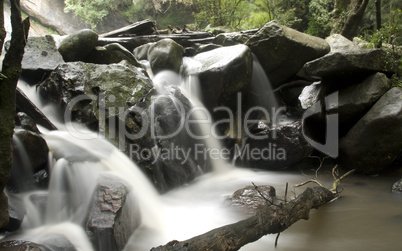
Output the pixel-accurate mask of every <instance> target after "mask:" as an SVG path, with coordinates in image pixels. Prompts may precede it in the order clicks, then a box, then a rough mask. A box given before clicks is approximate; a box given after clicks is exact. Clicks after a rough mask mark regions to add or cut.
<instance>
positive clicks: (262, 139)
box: [235, 121, 313, 170]
mask: <svg viewBox="0 0 402 251" xmlns="http://www.w3.org/2000/svg"><path fill="white" fill-rule="evenodd" d="M248 130H249V131H248V132H246V133H245V135H246V136H245V138H244V139H243V140H244V142H243V143H242V146H241V147H238V149H237V150H236V151H237V153H235V156H238V157H237V158H236V162H235V163H236V165H239V166H248V167H257V168H262V169H266V170H275V169H284V168H290V167H292V166H294V165H295V164H297V163H298V162H300V161H301V160H303V159H305V158H306V157H307V156H309V155H310V154H311V152H312V150H313V148H312V146H310V144H309V143H308V142H307V141H306V139H305V138H304V134H303V125H302V122H301V121H295V122H292V123H290V122H289V123H284V124H277V125H276V126H272V125H269V124H265V123H264V122H263V121H260V122H259V123H258V124H257V125H254V127H252V128H249V129H248ZM239 150H240V151H239Z"/></svg>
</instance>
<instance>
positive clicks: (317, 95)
mask: <svg viewBox="0 0 402 251" xmlns="http://www.w3.org/2000/svg"><path fill="white" fill-rule="evenodd" d="M323 89H324V88H323V86H322V84H321V82H314V83H312V84H311V85H309V86H306V87H304V88H303V90H302V92H301V94H300V95H299V98H298V99H299V101H300V105H301V107H302V108H303V109H308V108H310V107H311V106H313V105H314V104H315V103H317V102H318V101H319V100H321V98H322V97H323V96H324V95H325V94H324V91H323Z"/></svg>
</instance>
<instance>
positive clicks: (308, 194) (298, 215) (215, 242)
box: [151, 187, 336, 251]
mask: <svg viewBox="0 0 402 251" xmlns="http://www.w3.org/2000/svg"><path fill="white" fill-rule="evenodd" d="M335 197H336V195H335V194H334V193H332V192H331V191H329V190H328V189H326V188H324V187H313V188H311V187H309V188H307V189H306V190H305V191H304V192H303V193H302V194H300V195H299V196H298V197H296V198H295V199H294V200H291V201H289V202H288V203H286V204H284V205H282V206H274V205H273V206H266V207H264V208H263V209H262V210H261V211H259V212H257V214H256V215H254V216H252V217H250V218H247V219H245V220H242V221H239V222H237V223H234V224H230V225H226V226H223V227H220V228H216V229H214V230H211V231H209V232H207V233H205V234H202V235H199V236H196V237H193V238H191V239H189V240H186V241H180V242H179V241H171V242H169V243H167V244H166V245H164V246H159V247H156V248H153V249H151V250H152V251H164V250H174V251H181V250H186V251H190V250H194V251H195V250H214V251H220V250H222V251H223V250H225V251H230V250H239V249H240V248H241V247H242V246H244V245H246V244H248V243H250V242H254V241H256V240H258V239H260V238H261V237H262V236H264V235H267V234H277V233H280V232H283V231H284V230H286V229H287V228H288V227H290V226H291V225H292V224H293V223H295V222H297V221H298V220H300V219H304V220H307V219H308V218H309V213H310V210H311V209H312V208H318V207H319V206H321V205H323V204H325V203H328V202H330V201H331V200H333V199H334V198H335Z"/></svg>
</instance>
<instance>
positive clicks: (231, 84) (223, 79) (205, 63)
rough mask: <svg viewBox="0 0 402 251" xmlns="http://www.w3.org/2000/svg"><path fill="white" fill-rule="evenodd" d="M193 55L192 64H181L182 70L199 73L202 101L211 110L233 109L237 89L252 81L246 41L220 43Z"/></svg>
mask: <svg viewBox="0 0 402 251" xmlns="http://www.w3.org/2000/svg"><path fill="white" fill-rule="evenodd" d="M192 59H193V60H192V61H191V64H187V65H184V71H185V72H186V73H188V74H189V75H195V76H198V78H199V81H200V90H201V101H202V102H203V103H204V105H205V106H206V108H207V109H208V110H209V111H211V114H213V109H214V108H216V107H218V106H225V107H228V108H231V110H232V111H235V110H236V109H237V107H236V101H237V93H238V92H242V91H244V90H246V88H247V86H248V85H249V84H250V81H251V74H252V65H253V57H252V54H251V51H250V49H249V48H248V47H247V46H245V45H234V46H228V47H222V48H218V49H215V50H211V51H207V52H203V53H199V54H197V55H195V56H194V57H192ZM197 63H198V64H197ZM195 64H197V65H195Z"/></svg>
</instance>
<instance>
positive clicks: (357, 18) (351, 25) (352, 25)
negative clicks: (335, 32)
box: [341, 0, 369, 40]
mask: <svg viewBox="0 0 402 251" xmlns="http://www.w3.org/2000/svg"><path fill="white" fill-rule="evenodd" d="M368 2H369V0H352V2H351V3H350V5H349V8H348V12H349V14H348V17H347V20H346V23H345V25H344V26H343V29H342V32H341V35H342V36H344V37H346V38H347V39H349V40H352V39H353V38H354V37H355V36H356V35H357V29H358V28H359V25H360V22H361V20H362V18H363V15H364V11H365V10H366V7H367V4H368Z"/></svg>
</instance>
